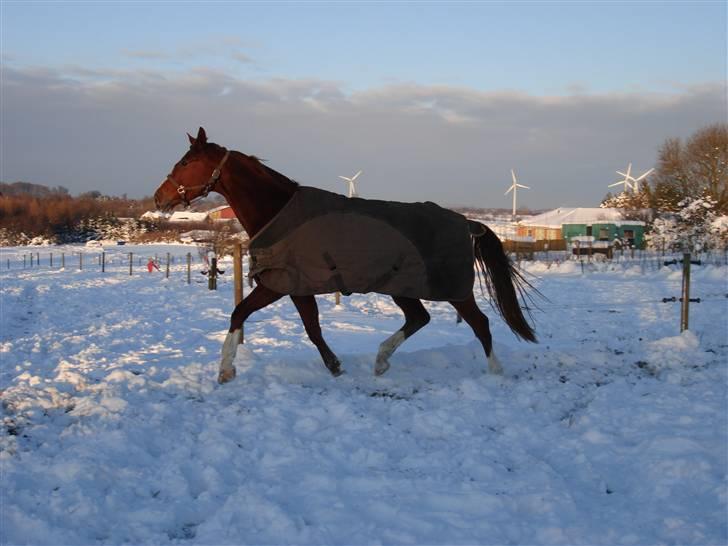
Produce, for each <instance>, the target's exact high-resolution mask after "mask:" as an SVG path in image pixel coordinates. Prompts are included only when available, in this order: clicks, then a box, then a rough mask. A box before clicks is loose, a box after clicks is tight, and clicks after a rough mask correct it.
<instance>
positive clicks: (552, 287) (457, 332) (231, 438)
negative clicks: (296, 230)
mask: <svg viewBox="0 0 728 546" xmlns="http://www.w3.org/2000/svg"><path fill="white" fill-rule="evenodd" d="M189 248H190V247H188V246H181V245H179V246H175V245H168V246H163V245H158V246H132V245H127V246H126V247H124V248H123V249H119V250H118V258H119V259H118V260H116V261H115V259H114V258H115V256H114V255H107V268H106V272H105V273H103V274H102V273H101V271H100V268H99V267H98V265H95V264H94V262H93V260H91V259H86V260H85V262H84V263H85V266H84V269H83V270H78V268H77V267H76V266H75V263H74V264H72V263H71V260H69V259H67V262H66V268H65V269H63V270H61V269H58V268H57V265H56V268H53V269H51V268H49V267H48V266H47V264H46V260H45V257H44V256H43V254H41V258H42V266H41V267H40V268H33V269H30V268H28V269H22V254H23V253H25V249H3V250H2V253H0V265H2V271H0V311H1V312H0V326H1V328H0V362H1V367H0V389H1V390H2V410H1V411H2V415H1V417H2V420H3V430H2V431H0V469H1V471H2V490H1V492H0V495H1V500H2V504H1V506H0V517H1V521H0V523H1V525H0V543H2V544H124V543H131V544H381V543H386V544H511V543H515V544H677V543H679V544H701V545H702V544H725V543H726V541H728V528H727V523H726V513H727V512H726V510H727V508H728V506H727V505H728V490H727V487H726V483H727V482H726V472H727V470H728V451H727V450H728V448H727V446H728V438H727V437H726V436H727V427H726V415H727V414H728V407H727V396H726V395H727V390H728V389H727V382H726V379H727V377H726V360H727V358H726V356H727V355H728V342H726V332H727V331H728V325H727V324H726V317H727V316H728V314H727V313H726V311H728V309H727V302H728V300H726V292H728V278H727V274H728V270H727V269H726V267H722V266H721V267H717V266H701V267H694V269H693V272H692V290H691V296H692V297H700V298H701V299H702V300H703V301H702V302H701V303H700V304H692V306H691V316H690V325H691V329H690V330H689V331H686V332H683V333H682V334H680V333H679V304H677V303H662V301H661V300H662V298H663V297H670V296H679V294H680V282H681V278H680V272H679V266H675V267H672V268H671V267H662V268H660V269H659V270H657V271H652V270H643V268H642V267H640V265H639V263H637V264H635V263H632V264H629V263H625V264H617V263H598V264H589V265H588V266H587V267H585V268H584V269H583V270H582V266H581V264H579V263H576V262H566V263H562V264H545V263H538V262H536V263H528V262H523V267H524V268H525V271H526V273H527V274H528V275H529V279H530V280H531V282H532V283H533V284H534V286H535V287H536V288H538V290H540V291H541V292H542V293H543V294H544V296H546V298H547V300H545V301H542V302H540V304H539V306H540V310H536V311H534V318H535V321H536V331H537V334H538V335H539V339H540V343H539V344H537V345H533V344H525V343H520V342H518V341H517V340H516V339H515V337H514V336H513V335H512V334H511V333H510V332H509V331H508V330H507V327H506V326H505V325H504V324H503V322H502V321H501V320H500V319H499V318H497V317H496V316H495V315H494V313H493V312H492V311H491V310H490V309H489V308H488V306H487V303H485V302H484V301H482V300H481V302H480V303H481V307H482V308H483V310H484V311H486V313H488V315H489V317H490V319H491V326H492V330H493V335H494V339H495V350H496V353H497V354H498V356H499V359H500V360H501V362H502V364H503V366H504V368H505V374H504V375H503V376H493V375H489V374H488V373H486V370H487V365H486V360H485V357H484V355H483V353H482V349H481V347H480V344H479V343H478V342H477V341H476V340H475V339H474V337H473V335H472V332H471V331H470V329H469V328H468V327H467V326H466V325H465V324H460V325H457V324H456V322H455V315H454V312H453V310H452V308H451V307H450V306H449V305H448V304H445V303H434V304H427V307H428V310H429V311H430V313H431V315H432V321H431V323H430V324H429V325H428V326H427V327H426V328H425V329H423V330H422V331H421V332H419V333H418V334H416V335H415V336H414V337H412V338H411V339H409V340H407V341H406V342H405V343H404V345H403V346H402V347H401V348H400V349H399V350H398V351H397V353H395V355H394V357H392V359H391V362H392V367H391V369H390V370H389V371H388V372H387V373H386V374H385V375H384V376H382V377H375V376H374V374H373V366H374V360H375V357H376V352H377V349H378V344H379V343H380V342H381V341H383V340H384V339H386V338H387V337H388V336H389V335H391V334H392V332H394V331H395V330H397V329H398V328H399V327H400V326H401V323H402V318H401V315H400V312H399V310H398V308H397V307H396V306H395V305H394V304H393V303H392V301H391V299H390V298H387V297H383V296H377V295H366V296H364V295H356V296H352V297H349V298H342V305H341V306H339V307H336V306H335V305H334V298H333V296H331V297H321V298H319V308H320V312H321V322H322V326H323V330H324V335H325V337H326V339H327V341H328V342H329V345H330V346H331V347H332V349H334V351H335V352H336V353H337V354H338V356H339V357H340V358H341V360H342V364H343V367H344V368H345V370H346V373H345V374H344V375H342V376H341V377H339V378H333V377H331V376H330V375H329V374H328V372H326V370H325V368H324V366H323V365H322V364H321V362H320V359H319V356H318V353H317V351H316V350H315V348H314V347H313V345H312V344H311V343H310V342H309V341H308V340H307V338H306V336H305V333H304V331H303V327H302V325H301V323H300V320H299V319H298V317H297V315H296V312H295V308H294V307H293V305H292V304H291V303H290V301H289V300H287V299H283V300H280V301H279V302H277V303H276V304H274V305H272V306H270V307H268V308H266V309H263V310H262V311H260V312H259V313H256V314H254V315H253V316H252V317H251V318H250V320H249V321H248V323H246V330H245V339H246V345H244V346H242V347H241V348H240V350H239V351H238V356H237V358H236V362H235V364H236V367H237V369H238V375H237V378H236V379H235V380H234V381H233V382H231V383H229V384H226V385H224V386H220V385H218V384H217V383H216V382H215V378H216V376H217V367H218V364H219V356H220V350H221V346H222V341H223V339H224V337H225V334H226V331H227V326H228V319H229V313H230V312H231V307H232V299H233V290H232V283H231V280H230V278H229V275H223V276H222V277H221V278H220V280H219V281H218V287H219V290H218V291H208V290H207V284H206V281H205V279H204V277H202V276H201V275H200V274H199V273H198V270H199V269H200V268H201V265H199V264H197V265H196V266H195V269H196V271H195V272H194V275H193V282H192V284H190V285H188V284H187V282H186V269H185V266H184V265H183V264H184V258H183V257H184V256H185V255H186V253H187V252H188V251H189ZM71 250H74V251H76V252H83V253H88V254H92V252H91V250H90V249H85V248H83V247H80V246H79V247H73V249H71V248H70V247H67V248H66V251H67V253H68V254H70V252H71ZM46 251H47V250H44V251H43V252H46ZM132 251H133V252H134V255H135V256H147V255H154V254H156V253H159V254H160V255H161V254H163V253H165V252H168V251H170V252H172V253H173V255H175V256H176V257H177V258H178V259H177V260H176V261H175V264H176V265H173V266H172V271H171V274H170V278H169V279H166V278H165V276H164V273H160V272H156V271H155V272H154V273H147V271H146V270H145V269H142V268H136V269H135V271H134V274H133V275H132V276H129V274H128V266H127V265H126V262H125V261H124V258H125V256H126V253H128V252H132ZM54 252H60V250H54ZM112 254H113V253H112ZM18 256H21V258H20V260H18ZM6 259H11V266H12V267H11V269H10V270H7V269H6ZM18 263H20V266H18ZM56 264H57V262H56ZM229 265H230V264H229V263H227V264H225V263H223V266H224V267H223V269H229V270H230V271H231V270H232V268H231V267H229ZM163 269H164V268H163ZM582 271H583V272H582ZM246 289H247V288H246Z"/></svg>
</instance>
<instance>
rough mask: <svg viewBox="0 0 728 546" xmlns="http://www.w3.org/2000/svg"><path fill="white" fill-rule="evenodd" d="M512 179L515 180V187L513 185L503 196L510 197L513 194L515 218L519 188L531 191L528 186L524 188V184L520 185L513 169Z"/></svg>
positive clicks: (514, 215)
mask: <svg viewBox="0 0 728 546" xmlns="http://www.w3.org/2000/svg"><path fill="white" fill-rule="evenodd" d="M511 177H512V178H513V185H511V187H510V188H508V190H506V193H504V194H503V195H508V194H509V193H510V192H513V217H514V218H515V217H516V193H517V192H518V188H523V189H526V190H530V189H531V188H529V187H528V186H524V185H523V184H519V183H518V180H516V173H514V172H513V169H511Z"/></svg>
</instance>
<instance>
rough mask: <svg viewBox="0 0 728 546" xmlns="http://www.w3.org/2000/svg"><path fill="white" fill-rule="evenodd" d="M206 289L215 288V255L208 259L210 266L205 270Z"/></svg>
mask: <svg viewBox="0 0 728 546" xmlns="http://www.w3.org/2000/svg"><path fill="white" fill-rule="evenodd" d="M207 289H208V290H217V257H213V258H212V259H211V260H210V268H209V269H208V271H207Z"/></svg>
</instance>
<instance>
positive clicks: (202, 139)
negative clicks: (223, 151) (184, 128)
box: [197, 127, 207, 145]
mask: <svg viewBox="0 0 728 546" xmlns="http://www.w3.org/2000/svg"><path fill="white" fill-rule="evenodd" d="M197 143H198V144H201V145H204V144H207V135H206V134H205V130H204V129H203V128H202V127H200V130H199V131H197Z"/></svg>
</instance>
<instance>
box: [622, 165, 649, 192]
mask: <svg viewBox="0 0 728 546" xmlns="http://www.w3.org/2000/svg"><path fill="white" fill-rule="evenodd" d="M654 170H655V169H650V170H649V171H646V172H644V173H642V174H641V175H639V176H638V177H637V178H632V184H634V187H633V189H634V192H635V193H637V192H639V191H640V180H643V179H644V178H646V177H647V176H649V175H650V174H652V171H654ZM617 174H622V173H620V172H617ZM630 178H631V177H630Z"/></svg>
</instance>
